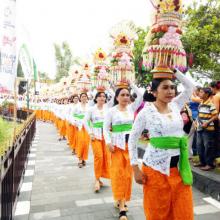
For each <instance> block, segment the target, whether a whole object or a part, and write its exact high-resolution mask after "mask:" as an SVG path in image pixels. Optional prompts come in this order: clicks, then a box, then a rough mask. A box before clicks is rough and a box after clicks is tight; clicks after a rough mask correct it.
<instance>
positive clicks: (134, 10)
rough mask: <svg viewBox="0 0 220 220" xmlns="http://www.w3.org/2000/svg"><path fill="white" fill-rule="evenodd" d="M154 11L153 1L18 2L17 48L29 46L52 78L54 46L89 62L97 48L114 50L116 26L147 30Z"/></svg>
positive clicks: (35, 57)
mask: <svg viewBox="0 0 220 220" xmlns="http://www.w3.org/2000/svg"><path fill="white" fill-rule="evenodd" d="M188 1H189V0H186V2H188ZM152 11H153V7H152V5H151V3H150V0H17V19H16V20H17V32H18V47H19V45H21V44H22V43H26V44H27V45H28V48H29V50H30V53H31V54H32V56H33V57H34V59H35V62H36V64H37V67H38V70H40V71H44V72H46V73H48V74H49V76H50V77H51V78H53V77H54V76H55V72H56V67H55V55H54V48H53V44H54V43H61V42H63V41H67V42H68V43H69V45H70V47H71V49H72V52H73V56H79V57H82V58H85V59H88V58H89V57H90V56H91V54H92V52H94V51H95V50H96V49H97V48H99V47H102V48H103V49H104V50H108V48H110V47H111V45H112V41H111V38H110V37H109V31H110V30H111V28H112V27H113V26H114V25H115V24H117V23H118V22H120V21H123V20H132V21H133V22H134V23H135V24H136V25H137V26H141V27H147V26H148V25H150V24H151V19H152Z"/></svg>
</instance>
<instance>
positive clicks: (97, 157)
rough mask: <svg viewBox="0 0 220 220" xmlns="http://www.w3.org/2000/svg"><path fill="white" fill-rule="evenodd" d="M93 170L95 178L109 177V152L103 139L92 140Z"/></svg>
mask: <svg viewBox="0 0 220 220" xmlns="http://www.w3.org/2000/svg"><path fill="white" fill-rule="evenodd" d="M92 150H93V155H94V171H95V177H96V179H99V178H100V177H103V178H108V179H109V178H110V152H109V151H108V149H107V148H106V145H105V140H104V139H103V140H97V139H95V140H93V141H92Z"/></svg>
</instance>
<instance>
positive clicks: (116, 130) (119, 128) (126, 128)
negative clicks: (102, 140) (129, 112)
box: [112, 124, 132, 133]
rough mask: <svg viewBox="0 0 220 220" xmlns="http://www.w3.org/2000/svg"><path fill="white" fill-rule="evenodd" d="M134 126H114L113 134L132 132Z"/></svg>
mask: <svg viewBox="0 0 220 220" xmlns="http://www.w3.org/2000/svg"><path fill="white" fill-rule="evenodd" d="M131 129H132V124H121V125H112V132H113V133H119V132H124V131H131Z"/></svg>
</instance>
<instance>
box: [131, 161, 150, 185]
mask: <svg viewBox="0 0 220 220" xmlns="http://www.w3.org/2000/svg"><path fill="white" fill-rule="evenodd" d="M133 171H134V179H135V182H136V183H138V184H146V183H147V176H145V175H144V174H143V173H142V171H141V170H140V168H139V167H138V165H133Z"/></svg>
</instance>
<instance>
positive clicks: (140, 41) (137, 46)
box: [133, 27, 152, 87]
mask: <svg viewBox="0 0 220 220" xmlns="http://www.w3.org/2000/svg"><path fill="white" fill-rule="evenodd" d="M148 30H149V28H146V29H143V28H141V27H138V28H137V35H138V38H137V40H135V41H134V49H133V54H134V65H135V73H136V79H137V81H138V84H139V85H140V86H143V87H145V86H146V85H147V84H148V83H149V82H150V81H151V80H152V74H150V73H149V72H147V71H146V70H145V68H144V67H143V65H142V53H143V49H144V45H145V37H146V35H147V33H148Z"/></svg>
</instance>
